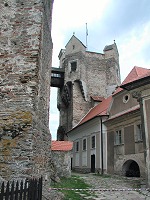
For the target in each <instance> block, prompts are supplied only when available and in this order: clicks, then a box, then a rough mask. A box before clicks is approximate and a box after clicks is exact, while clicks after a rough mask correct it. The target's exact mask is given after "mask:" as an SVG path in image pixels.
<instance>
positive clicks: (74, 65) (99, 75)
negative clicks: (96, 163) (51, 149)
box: [57, 35, 120, 140]
mask: <svg viewBox="0 0 150 200" xmlns="http://www.w3.org/2000/svg"><path fill="white" fill-rule="evenodd" d="M59 60H60V68H63V69H64V72H65V73H64V85H63V87H61V88H60V89H59V90H58V109H59V111H60V122H59V128H58V132H57V139H58V140H67V137H66V134H65V133H66V132H67V131H69V130H70V129H71V128H73V127H74V126H75V125H77V124H78V123H79V121H80V120H81V119H82V117H83V116H84V115H85V114H86V113H87V112H88V110H89V109H90V108H91V107H92V104H91V101H92V99H95V98H94V97H101V98H106V97H108V96H109V95H111V94H112V92H113V91H114V90H115V88H116V86H118V85H120V68H119V54H118V50H117V45H116V43H115V42H114V44H111V45H108V46H105V48H104V52H103V53H96V52H90V51H86V46H85V45H84V44H83V43H82V42H81V41H80V40H79V39H78V38H77V37H75V36H74V35H73V36H72V37H71V39H70V40H69V42H68V43H67V45H66V47H65V49H62V50H61V51H60V53H59Z"/></svg>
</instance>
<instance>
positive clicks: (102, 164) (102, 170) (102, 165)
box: [100, 117, 104, 175]
mask: <svg viewBox="0 0 150 200" xmlns="http://www.w3.org/2000/svg"><path fill="white" fill-rule="evenodd" d="M100 126H101V127H100V130H101V168H102V169H101V175H103V174H104V163H103V128H102V117H100Z"/></svg>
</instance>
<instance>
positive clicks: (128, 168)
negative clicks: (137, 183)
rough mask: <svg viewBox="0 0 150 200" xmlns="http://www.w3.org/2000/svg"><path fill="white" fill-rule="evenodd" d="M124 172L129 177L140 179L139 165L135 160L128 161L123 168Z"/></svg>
mask: <svg viewBox="0 0 150 200" xmlns="http://www.w3.org/2000/svg"><path fill="white" fill-rule="evenodd" d="M122 171H123V173H124V175H125V176H127V177H140V168H139V165H138V164H137V162H135V161H134V160H127V161H126V162H125V163H124V165H123V167H122Z"/></svg>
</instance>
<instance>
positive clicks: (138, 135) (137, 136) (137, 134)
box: [135, 123, 143, 142]
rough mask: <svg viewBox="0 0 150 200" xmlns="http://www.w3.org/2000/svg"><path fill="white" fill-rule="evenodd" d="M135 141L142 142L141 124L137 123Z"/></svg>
mask: <svg viewBox="0 0 150 200" xmlns="http://www.w3.org/2000/svg"><path fill="white" fill-rule="evenodd" d="M135 134H136V142H142V141H143V134H142V124H141V123H138V124H136V132H135Z"/></svg>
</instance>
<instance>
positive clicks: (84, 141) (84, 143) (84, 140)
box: [82, 138, 87, 151]
mask: <svg viewBox="0 0 150 200" xmlns="http://www.w3.org/2000/svg"><path fill="white" fill-rule="evenodd" d="M86 141H87V140H86V138H84V139H83V140H82V151H86V150H87V143H86Z"/></svg>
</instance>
